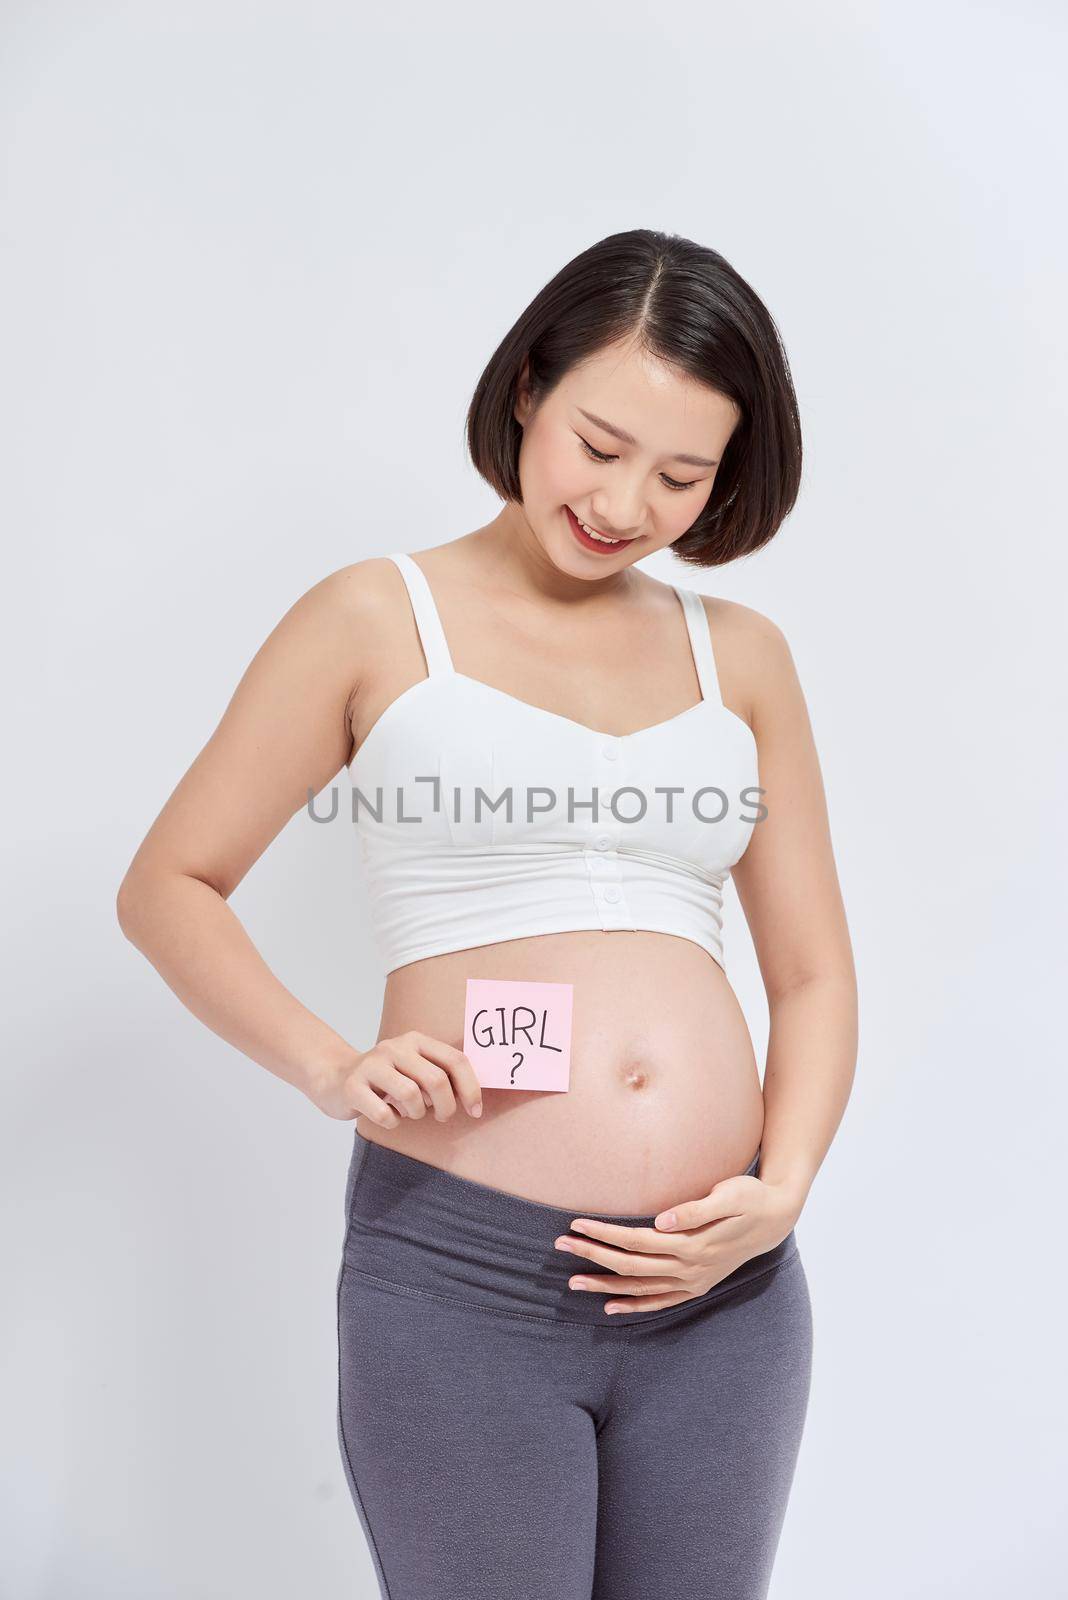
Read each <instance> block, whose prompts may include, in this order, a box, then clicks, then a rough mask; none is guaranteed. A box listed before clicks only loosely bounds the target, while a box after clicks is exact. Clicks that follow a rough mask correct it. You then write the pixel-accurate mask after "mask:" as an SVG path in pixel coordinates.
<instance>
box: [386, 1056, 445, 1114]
mask: <svg viewBox="0 0 1068 1600" xmlns="http://www.w3.org/2000/svg"><path fill="white" fill-rule="evenodd" d="M394 1062H395V1064H396V1066H397V1068H398V1070H399V1071H401V1072H403V1073H406V1074H407V1075H408V1077H410V1078H412V1079H413V1080H414V1082H415V1083H417V1084H418V1085H419V1087H420V1090H421V1099H422V1100H423V1102H424V1109H426V1110H430V1111H433V1113H434V1116H435V1118H436V1119H437V1121H438V1122H447V1121H448V1119H449V1117H451V1116H452V1115H453V1114H454V1113H455V1111H456V1096H455V1095H454V1094H453V1092H452V1079H451V1078H450V1077H449V1074H448V1073H447V1072H446V1071H445V1068H444V1067H439V1066H438V1064H437V1062H436V1061H428V1060H427V1058H426V1057H425V1056H422V1055H418V1054H416V1053H415V1052H413V1053H412V1055H411V1056H409V1055H408V1053H407V1052H406V1051H398V1052H397V1054H396V1055H395V1056H394Z"/></svg>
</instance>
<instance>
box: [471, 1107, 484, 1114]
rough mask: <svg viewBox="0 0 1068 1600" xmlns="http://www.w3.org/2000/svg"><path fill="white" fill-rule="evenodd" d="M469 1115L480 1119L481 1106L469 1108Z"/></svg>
mask: <svg viewBox="0 0 1068 1600" xmlns="http://www.w3.org/2000/svg"><path fill="white" fill-rule="evenodd" d="M471 1115H472V1116H473V1117H480V1116H481V1115H482V1106H481V1105H477V1106H472V1107H471Z"/></svg>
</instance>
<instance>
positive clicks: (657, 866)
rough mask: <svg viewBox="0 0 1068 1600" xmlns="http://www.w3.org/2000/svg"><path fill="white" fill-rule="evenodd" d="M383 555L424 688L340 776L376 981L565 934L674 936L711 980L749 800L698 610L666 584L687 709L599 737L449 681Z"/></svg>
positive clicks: (752, 813)
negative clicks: (457, 956) (694, 695)
mask: <svg viewBox="0 0 1068 1600" xmlns="http://www.w3.org/2000/svg"><path fill="white" fill-rule="evenodd" d="M390 559H391V560H392V561H395V562H396V564H397V566H398V568H399V569H400V572H401V575H402V577H403V578H404V581H405V584H406V585H407V588H408V594H409V596H410V598H411V603H412V610H413V612H414V614H415V622H416V627H417V628H418V631H419V638H420V641H421V643H422V647H423V654H424V655H425V657H426V662H427V669H428V675H427V676H426V677H425V678H422V679H420V680H419V682H418V683H415V684H413V685H412V687H411V688H409V689H406V690H405V691H404V693H403V694H401V695H399V696H398V698H397V699H396V700H394V701H393V702H392V704H390V705H389V706H387V707H386V710H385V711H384V712H383V713H382V715H381V716H380V717H379V719H378V721H377V722H376V723H375V724H374V726H373V727H372V728H371V730H370V732H369V733H368V735H367V737H366V738H365V739H364V741H363V743H362V744H361V745H360V747H359V749H358V750H357V752H356V754H355V755H354V757H353V759H352V761H351V763H350V765H349V768H348V771H349V775H350V777H351V780H352V820H353V822H354V824H355V825H356V828H357V834H358V838H359V841H360V851H361V855H362V859H363V863H364V870H365V873H366V882H367V886H368V890H369V900H370V907H371V915H372V920H373V924H374V933H375V938H376V941H377V943H378V946H379V949H380V950H381V952H382V955H383V957H384V960H385V966H386V971H387V973H388V972H392V971H394V970H395V969H396V968H397V967H402V966H406V965H407V964H408V963H409V962H411V961H418V960H421V959H422V958H423V957H426V956H433V955H442V954H444V953H445V952H447V951H451V950H467V949H475V948H478V947H479V946H483V945H489V944H497V943H500V942H501V941H503V940H508V939H521V938H525V937H529V936H531V935H535V934H550V933H568V932H573V931H575V930H577V929H603V930H604V931H605V932H609V931H612V930H615V929H647V930H650V931H653V932H657V933H670V934H675V935H676V936H677V937H679V938H683V939H690V940H692V941H693V942H694V943H695V944H697V945H700V947H701V948H702V949H703V950H707V952H708V954H709V955H710V956H712V957H713V958H714V960H716V961H717V962H718V963H719V964H720V966H723V964H724V962H723V941H722V937H721V932H722V923H723V917H722V911H723V886H724V884H725V882H726V880H727V878H728V877H729V875H730V869H731V867H732V866H733V865H734V864H735V862H737V861H738V860H739V859H740V858H741V856H742V855H743V854H744V852H745V849H746V847H747V845H748V843H749V840H750V838H751V836H752V831H753V826H754V823H755V822H756V820H757V813H758V811H759V808H760V793H761V791H760V790H759V788H758V785H759V781H760V780H759V773H758V768H757V746H756V740H755V738H754V736H753V732H752V730H751V729H750V727H749V725H748V723H746V722H745V721H744V720H743V719H742V718H741V717H739V716H737V715H736V714H735V713H734V712H733V711H729V710H728V709H727V708H726V706H724V704H723V701H722V699H721V697H720V692H719V681H718V678H717V674H716V664H715V658H714V656H713V653H712V641H711V636H710V630H709V628H708V625H707V617H706V614H705V610H704V607H703V605H702V603H701V600H700V598H699V596H698V595H697V594H695V593H694V592H693V591H692V590H690V589H682V588H678V587H677V586H676V587H675V593H676V594H677V595H678V597H679V600H680V602H681V604H682V608H683V611H684V613H685V617H686V626H687V629H688V631H689V636H690V647H691V650H692V651H693V658H694V664H695V666H696V668H697V674H698V678H699V680H700V685H701V694H702V697H703V698H702V699H701V700H700V701H699V702H698V704H697V705H694V706H691V707H690V708H689V709H688V710H686V711H682V712H680V713H679V714H678V715H677V716H674V717H669V718H668V719H667V721H665V722H658V723H655V724H654V725H653V726H652V727H648V728H642V729H639V730H638V732H637V733H630V734H624V735H621V736H615V735H612V734H606V733H598V732H597V731H596V730H595V729H593V728H588V727H586V726H585V725H584V724H583V723H580V722H573V721H572V720H571V718H570V717H564V716H560V715H559V714H558V713H556V712H554V711H546V710H543V709H542V708H540V707H538V706H535V705H530V704H528V703H527V702H526V701H524V700H518V699H516V698H515V697H514V696H513V695H510V694H507V693H505V691H504V690H502V689H493V688H491V687H490V686H489V684H486V683H482V682H481V681H479V680H478V679H476V678H469V677H467V676H465V674H464V673H462V672H457V671H456V670H455V668H454V667H453V664H452V657H451V655H450V653H449V647H448V644H447V643H446V640H445V634H444V630H443V629H442V625H441V618H440V616H439V615H438V610H437V606H436V605H435V603H434V597H433V595H432V593H431V590H430V585H429V583H428V582H427V579H426V576H425V574H424V572H423V570H422V568H421V567H420V566H419V565H418V564H417V563H416V562H415V561H414V560H413V559H412V557H411V556H409V555H406V554H398V555H392V556H391V557H390ZM479 791H481V796H480V793H479ZM665 791H669V792H665ZM613 797H614V801H613Z"/></svg>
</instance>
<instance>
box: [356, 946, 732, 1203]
mask: <svg viewBox="0 0 1068 1600" xmlns="http://www.w3.org/2000/svg"><path fill="white" fill-rule="evenodd" d="M468 978H496V979H510V980H514V981H533V982H539V983H569V984H571V985H573V988H574V1014H573V1023H572V1032H571V1077H570V1087H569V1088H568V1089H567V1090H566V1091H564V1092H557V1091H552V1090H537V1091H532V1090H527V1091H524V1090H519V1089H493V1088H483V1091H482V1101H483V1113H482V1116H481V1118H473V1117H471V1116H469V1114H468V1113H467V1111H466V1110H465V1109H464V1107H463V1105H462V1104H461V1103H459V1101H458V1102H457V1109H456V1111H455V1113H454V1114H453V1115H452V1116H451V1117H448V1118H446V1119H445V1120H444V1121H441V1122H439V1121H438V1120H437V1119H436V1117H435V1116H434V1113H433V1111H432V1110H430V1109H427V1111H426V1114H425V1115H424V1116H422V1117H415V1118H413V1117H407V1116H401V1118H400V1121H399V1122H398V1123H397V1125H396V1127H394V1128H383V1127H380V1126H379V1125H378V1124H377V1123H373V1122H372V1121H371V1119H370V1118H369V1117H366V1116H360V1117H359V1118H357V1121H356V1127H357V1130H358V1132H359V1133H360V1134H362V1135H363V1137H364V1138H365V1139H368V1140H371V1141H372V1142H374V1143H375V1144H381V1145H385V1146H387V1147H388V1148H390V1149H392V1150H398V1151H400V1152H401V1153H402V1154H403V1155H408V1156H413V1157H414V1158H415V1159H416V1160H418V1161H425V1162H427V1163H429V1164H430V1165H431V1166H435V1167H440V1168H443V1169H444V1170H445V1171H448V1172H452V1173H455V1174H456V1175H457V1176H459V1177H462V1178H469V1179H471V1180H473V1181H474V1182H476V1183H482V1184H487V1185H489V1186H490V1187H491V1188H494V1189H502V1190H504V1191H506V1192H507V1193H510V1194H514V1195H520V1196H522V1197H524V1198H526V1199H528V1200H535V1201H538V1202H540V1203H541V1204H543V1205H551V1206H560V1207H564V1208H570V1209H576V1212H577V1213H578V1212H580V1211H581V1210H583V1209H585V1210H587V1211H602V1212H617V1213H620V1214H628V1213H629V1214H634V1215H639V1214H653V1213H655V1212H657V1211H660V1210H662V1209H663V1208H664V1207H665V1206H668V1205H671V1204H674V1203H675V1202H680V1201H682V1200H686V1199H696V1198H698V1197H699V1196H701V1195H705V1194H707V1193H708V1191H709V1189H710V1188H711V1186H712V1185H713V1184H715V1183H718V1182H719V1181H720V1180H721V1179H722V1178H727V1177H731V1176H733V1175H735V1174H737V1173H740V1172H744V1171H745V1169H746V1167H747V1166H748V1165H749V1163H750V1162H751V1161H752V1159H753V1156H754V1155H755V1154H756V1152H757V1150H758V1148H759V1146H760V1139H761V1134H762V1131H763V1125H764V1102H763V1096H762V1093H761V1086H760V1077H759V1072H758V1069H757V1063H756V1057H755V1054H754V1051H753V1044H752V1040H751V1038H750V1035H749V1029H748V1026H747V1024H746V1021H745V1017H744V1015H743V1013H742V1009H741V1006H740V1005H739V1003H738V999H737V996H736V995H735V993H734V990H733V989H732V988H731V985H730V983H729V981H728V979H727V975H726V973H725V972H724V970H723V968H722V967H721V966H720V965H719V964H718V962H716V961H715V960H714V959H713V957H712V956H710V955H709V954H708V952H707V951H705V950H703V949H702V948H701V947H700V946H699V945H696V944H694V943H693V942H692V940H689V939H684V938H681V937H676V936H674V935H670V934H662V933H651V932H641V931H638V932H631V931H615V930H613V931H612V932H604V931H602V930H600V929H593V930H590V931H589V932H585V931H584V932H578V933H555V934H548V935H539V936H537V937H534V938H524V939H510V940H508V941H507V942H506V943H503V944H496V945H488V946H483V947H481V948H478V949H472V950H458V951H454V952H450V953H448V954H446V955H441V956H434V957H432V958H430V959H428V960H423V961H415V962H412V963H410V964H409V965H408V966H404V967H399V968H397V969H396V970H395V971H394V972H392V973H390V975H389V977H388V979H387V982H386V992H385V998H384V1003H383V1008H382V1016H381V1021H380V1023H379V1030H378V1038H379V1039H386V1038H392V1037H395V1036H396V1035H397V1034H400V1033H404V1032H406V1031H407V1030H408V1029H410V1028H414V1029H416V1030H418V1031H419V1032H421V1033H425V1034H428V1035H430V1036H431V1037H432V1038H435V1039H440V1040H441V1041H443V1042H444V1043H445V1044H449V1045H453V1046H454V1047H455V1048H457V1049H459V1050H462V1049H463V1030H464V1006H465V998H466V983H467V979H468Z"/></svg>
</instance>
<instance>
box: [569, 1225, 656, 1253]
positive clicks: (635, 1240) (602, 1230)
mask: <svg viewBox="0 0 1068 1600" xmlns="http://www.w3.org/2000/svg"><path fill="white" fill-rule="evenodd" d="M571 1231H572V1233H581V1234H582V1235H583V1236H584V1237H585V1236H587V1235H588V1236H589V1237H590V1238H595V1239H600V1240H603V1241H604V1242H605V1244H614V1245H617V1246H619V1247H620V1248H621V1249H625V1250H637V1251H644V1250H648V1251H650V1252H653V1253H655V1252H657V1251H659V1252H660V1253H661V1254H662V1253H663V1252H664V1251H665V1250H667V1249H670V1243H669V1241H668V1240H666V1239H665V1238H664V1234H663V1233H662V1232H661V1231H660V1230H659V1229H657V1228H636V1227H633V1226H632V1225H631V1224H630V1223H625V1222H602V1221H601V1220H600V1219H599V1218H594V1219H590V1218H587V1217H577V1218H576V1219H575V1221H574V1222H572V1224H571Z"/></svg>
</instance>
